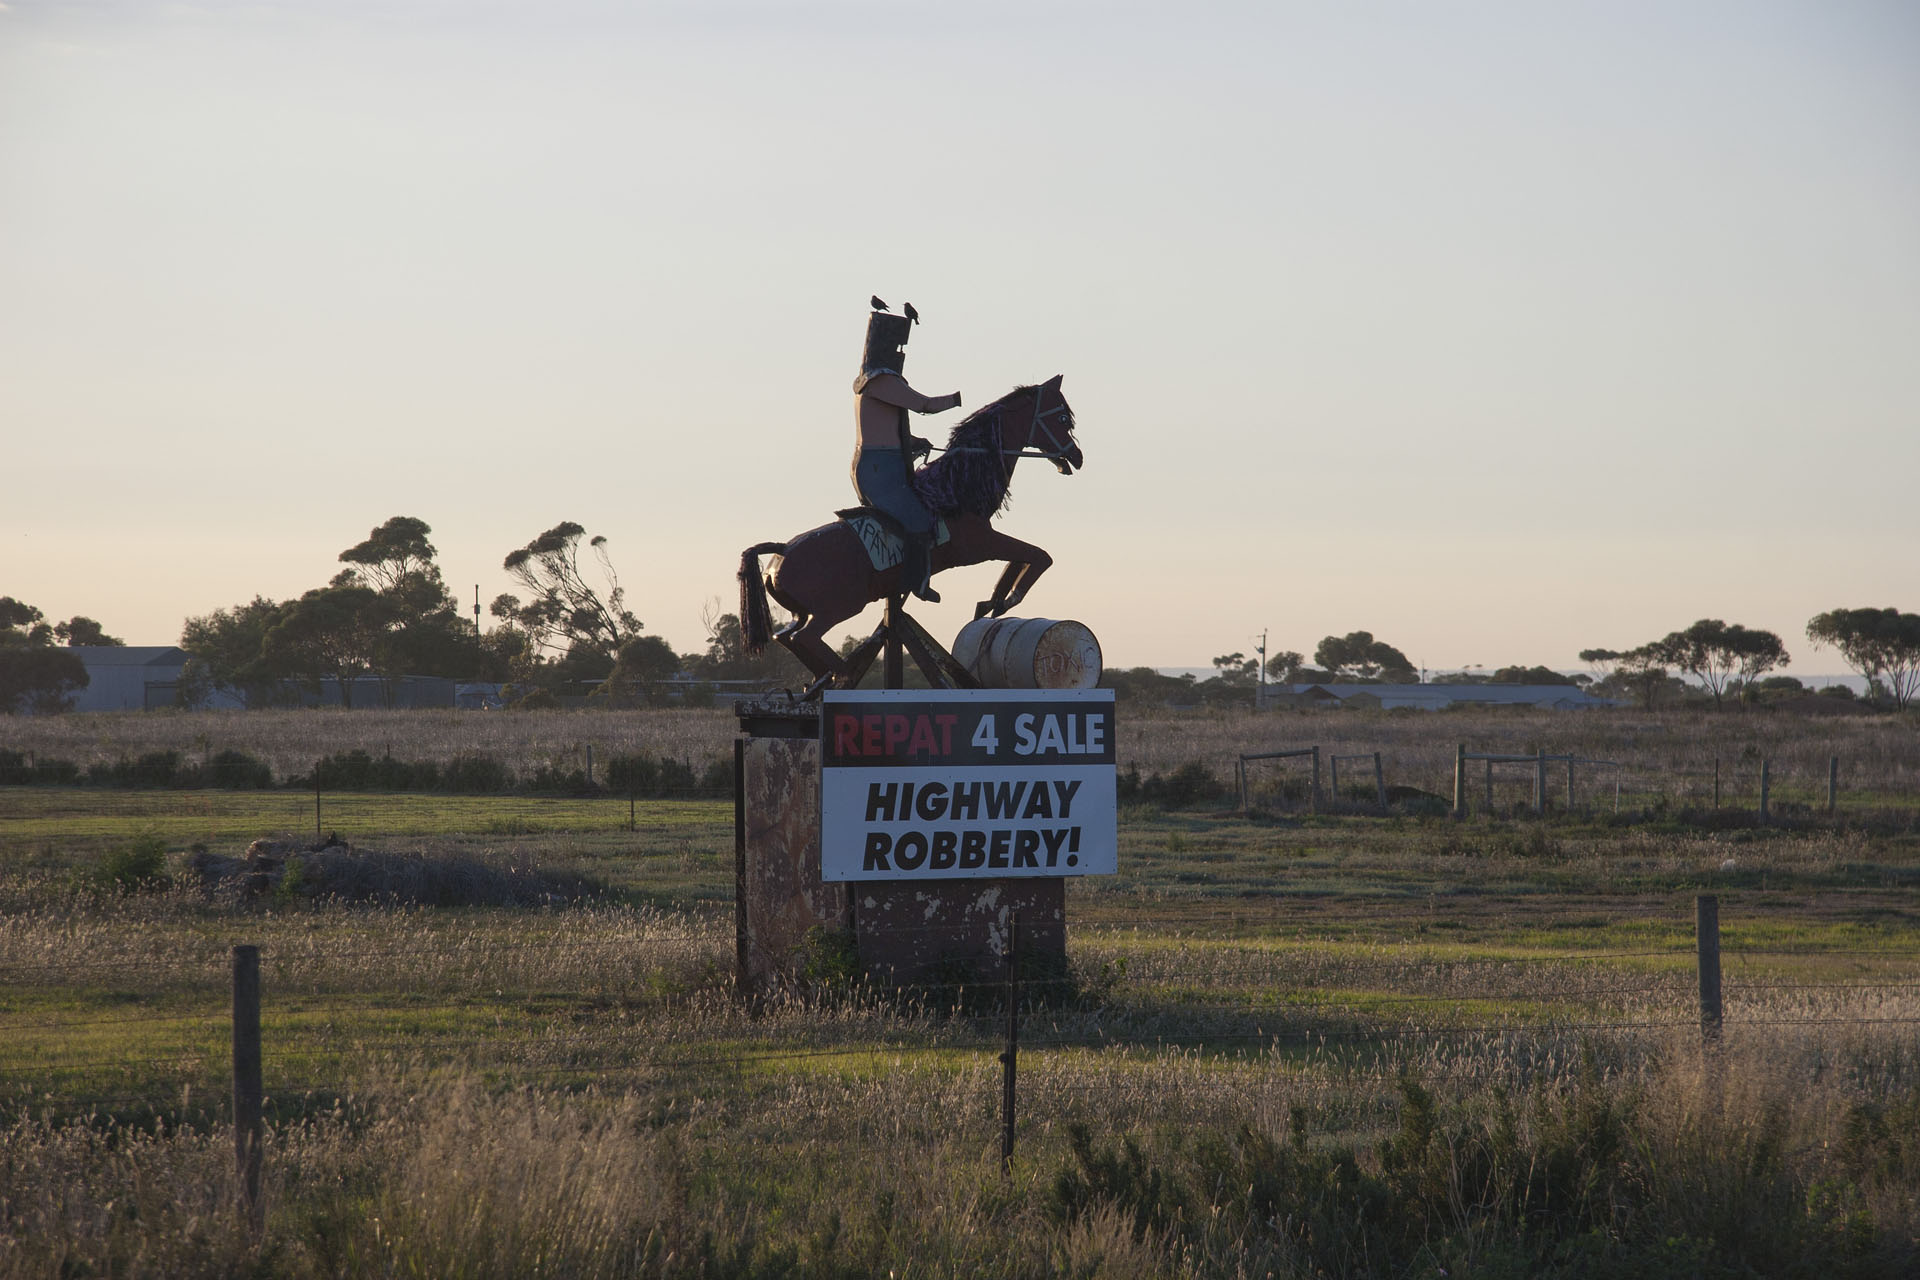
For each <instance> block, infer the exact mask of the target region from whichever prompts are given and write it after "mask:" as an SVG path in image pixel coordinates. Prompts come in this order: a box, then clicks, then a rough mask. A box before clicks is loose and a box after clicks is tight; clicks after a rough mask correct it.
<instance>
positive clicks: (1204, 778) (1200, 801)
mask: <svg viewBox="0 0 1920 1280" xmlns="http://www.w3.org/2000/svg"><path fill="white" fill-rule="evenodd" d="M1117 786H1118V798H1119V801H1120V803H1121V804H1123V805H1127V804H1146V805H1152V806H1153V807H1155V808H1159V809H1195V808H1199V807H1200V806H1202V805H1207V804H1216V803H1219V802H1221V801H1223V800H1228V799H1231V798H1232V792H1231V790H1230V789H1229V788H1228V787H1227V785H1226V784H1225V783H1223V782H1221V781H1220V780H1219V779H1218V778H1216V777H1214V776H1213V771H1212V770H1211V769H1209V768H1207V766H1206V765H1204V764H1202V763H1200V762H1199V761H1198V760H1189V761H1187V762H1186V763H1185V764H1183V765H1181V766H1180V767H1179V768H1177V769H1175V770H1174V771H1173V772H1172V773H1171V774H1170V775H1167V776H1164V777H1163V776H1162V775H1160V774H1159V773H1151V774H1148V775H1147V776H1146V777H1145V778H1142V777H1141V776H1140V767H1139V766H1138V765H1133V764H1130V765H1128V766H1127V767H1126V769H1125V771H1124V772H1122V773H1121V774H1120V776H1119V779H1118V782H1117Z"/></svg>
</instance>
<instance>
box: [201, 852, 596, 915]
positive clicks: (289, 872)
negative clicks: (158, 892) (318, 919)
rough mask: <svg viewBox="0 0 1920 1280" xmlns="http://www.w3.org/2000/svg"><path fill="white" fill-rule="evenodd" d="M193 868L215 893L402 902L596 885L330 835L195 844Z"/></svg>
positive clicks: (535, 894)
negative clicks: (230, 845) (306, 840)
mask: <svg viewBox="0 0 1920 1280" xmlns="http://www.w3.org/2000/svg"><path fill="white" fill-rule="evenodd" d="M187 871H188V873H189V874H190V875H191V876H193V877H195V878H197V879H198V881H199V882H200V885H201V887H202V888H203V889H204V890H205V891H206V892H207V893H208V894H209V895H211V896H216V897H229V898H236V899H243V900H244V899H250V898H264V897H280V898H292V897H298V898H306V899H311V900H314V901H321V900H327V899H332V900H335V901H340V902H398V903H406V904H409V905H417V906H427V907H467V906H499V907H520V906H539V905H543V904H546V903H551V902H570V901H572V900H574V899H576V898H582V897H586V896H588V895H590V894H592V893H594V892H596V891H597V889H598V886H596V885H594V884H593V883H591V882H590V881H588V880H587V879H586V878H585V877H583V876H575V875H561V874H556V873H553V872H548V871H541V870H538V869H537V868H534V867H531V866H528V865H525V864H522V863H515V862H512V861H507V860H501V861H495V860H491V859H484V858H476V857H473V856H471V855H469V854H460V853H444V854H432V853H383V852H381V851H379V850H377V849H358V848H355V847H354V846H353V845H351V844H348V843H347V842H345V841H343V840H341V839H340V838H339V837H338V836H330V837H328V838H327V839H326V840H324V841H321V842H319V843H317V844H303V843H301V842H300V841H297V840H255V841H254V842H253V843H252V844H250V845H248V846H247V851H246V853H245V854H244V855H243V856H241V857H238V858H230V857H226V856H224V855H222V854H217V853H209V852H207V851H206V850H204V849H202V850H197V851H195V852H194V853H193V854H192V855H191V856H189V857H188V859H187Z"/></svg>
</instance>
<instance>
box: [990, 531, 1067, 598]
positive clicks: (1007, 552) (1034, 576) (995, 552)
mask: <svg viewBox="0 0 1920 1280" xmlns="http://www.w3.org/2000/svg"><path fill="white" fill-rule="evenodd" d="M984 549H986V550H987V551H988V554H986V555H983V556H982V557H981V559H983V560H1005V561H1006V562H1007V567H1006V570H1005V571H1004V572H1002V573H1001V575H1000V581H999V582H997V583H995V584H994V588H993V595H992V597H991V598H989V599H986V600H982V601H981V602H980V603H979V604H977V605H975V606H974V609H973V616H974V617H975V618H976V619H978V618H989V617H991V618H998V617H1002V616H1004V615H1005V614H1006V612H1007V611H1008V610H1009V609H1012V608H1013V607H1014V606H1015V605H1017V604H1019V603H1020V602H1021V601H1022V600H1024V599H1026V598H1027V592H1029V591H1031V590H1032V589H1033V584H1034V583H1035V582H1036V581H1037V580H1038V579H1039V577H1040V575H1041V574H1043V573H1045V572H1046V571H1047V570H1048V569H1050V568H1052V567H1053V557H1052V556H1050V555H1048V554H1047V553H1046V552H1045V551H1042V550H1041V549H1040V548H1039V547H1036V546H1034V545H1033V544H1032V543H1031V542H1022V541H1020V539H1018V538H1010V537H1008V536H1007V535H1006V534H1004V533H1001V532H1000V531H999V530H995V531H994V532H993V535H992V540H991V541H990V542H989V543H988V544H986V547H985V548H984Z"/></svg>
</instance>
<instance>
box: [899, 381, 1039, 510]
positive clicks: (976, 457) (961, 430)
mask: <svg viewBox="0 0 1920 1280" xmlns="http://www.w3.org/2000/svg"><path fill="white" fill-rule="evenodd" d="M1034 389H1035V388H1034V387H1032V386H1024V387H1015V388H1014V389H1013V390H1011V391H1009V392H1007V394H1005V395H1003V396H1001V397H1000V398H999V399H998V400H995V401H994V402H993V403H992V404H989V405H983V406H981V407H980V408H978V409H975V410H974V411H973V412H972V413H970V414H968V415H967V416H966V417H965V418H962V419H961V420H960V422H959V423H958V424H956V425H955V426H954V428H953V431H952V433H951V434H950V435H948V436H947V452H945V453H943V454H941V455H940V456H939V457H938V458H936V459H934V460H933V461H932V462H929V463H928V464H927V465H926V466H924V467H921V468H920V469H919V470H918V471H916V472H914V473H913V488H914V492H916V493H918V494H919V495H920V501H922V502H924V503H926V504H927V509H928V510H929V511H931V512H933V513H934V514H935V515H938V516H959V515H967V516H979V517H980V518H981V519H983V520H991V519H992V518H993V517H994V516H996V515H998V514H999V513H1000V512H1001V510H1003V509H1004V508H1005V507H1006V505H1007V498H1008V495H1009V493H1010V492H1011V491H1010V490H1009V489H1008V487H1007V464H1006V460H1005V459H1004V458H1003V457H1001V454H1000V447H1001V436H1000V412H1001V410H1002V409H1003V408H1005V407H1006V403H1007V401H1009V400H1012V399H1014V398H1015V397H1016V396H1019V395H1020V394H1021V393H1022V392H1027V391H1033V390H1034Z"/></svg>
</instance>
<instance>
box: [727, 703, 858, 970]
mask: <svg viewBox="0 0 1920 1280" xmlns="http://www.w3.org/2000/svg"><path fill="white" fill-rule="evenodd" d="M737 803H738V805H739V813H738V815H737V819H736V832H735V839H736V842H737V844H738V849H737V852H736V857H737V858H738V867H737V870H738V876H737V881H736V886H735V890H736V901H735V904H734V910H735V911H736V913H737V917H738V918H737V924H738V930H737V939H736V940H737V946H738V955H737V956H736V965H737V974H736V976H737V978H738V981H739V984H740V987H741V989H742V990H743V991H748V992H762V991H766V990H769V989H772V988H775V987H778V986H780V985H782V984H784V983H785V982H786V981H788V980H789V979H790V978H791V977H792V974H793V968H794V963H795V960H796V957H797V954H798V952H799V950H800V948H801V946H802V944H803V943H804V942H805V940H806V935H807V930H808V929H811V928H813V927H814V926H816V925H819V926H821V927H824V928H828V929H845V928H847V927H849V925H850V924H851V923H852V921H851V918H850V916H849V914H848V909H847V886H845V885H839V884H833V885H829V884H824V883H822V882H821V879H820V744H819V742H818V741H816V740H813V739H809V738H785V737H780V738H772V737H769V738H746V739H743V740H742V742H741V751H740V790H739V796H738V801H737Z"/></svg>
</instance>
